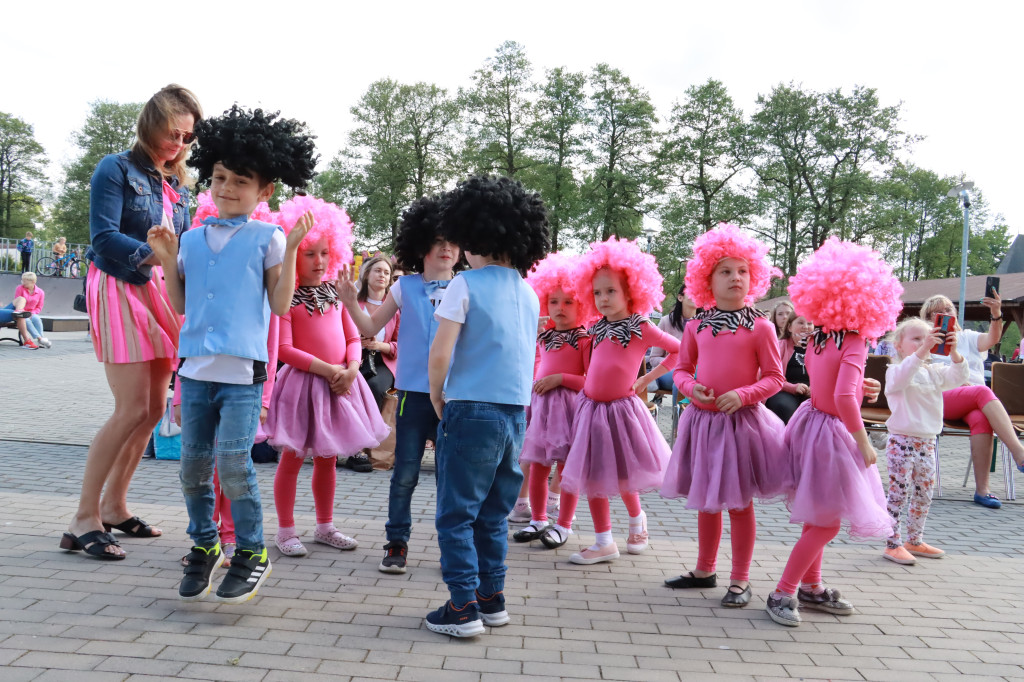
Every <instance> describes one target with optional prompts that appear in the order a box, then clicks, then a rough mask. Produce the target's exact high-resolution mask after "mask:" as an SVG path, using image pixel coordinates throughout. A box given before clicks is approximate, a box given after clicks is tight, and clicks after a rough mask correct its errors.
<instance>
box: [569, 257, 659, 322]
mask: <svg viewBox="0 0 1024 682" xmlns="http://www.w3.org/2000/svg"><path fill="white" fill-rule="evenodd" d="M601 268H609V269H611V270H614V271H615V272H616V273H618V275H619V276H620V277H622V278H623V283H624V285H625V288H626V292H625V293H626V296H627V297H628V299H629V313H630V314H631V315H632V314H634V313H640V314H641V315H647V314H648V313H650V312H651V311H652V310H655V309H658V308H660V307H661V302H662V301H663V300H664V299H665V294H664V293H663V292H662V290H661V283H662V281H663V280H662V278H661V273H660V272H658V263H657V261H655V260H654V256H652V255H651V254H649V253H644V252H643V251H641V250H640V247H639V246H637V245H636V242H635V241H629V240H627V239H618V238H616V237H610V238H609V239H608V240H607V241H603V242H594V243H593V244H591V245H590V250H589V251H587V253H586V254H584V255H583V256H582V257H581V258H580V263H579V266H578V267H577V269H576V291H577V292H579V302H580V317H582V318H585V319H588V320H597V319H600V318H601V313H599V312H597V306H595V305H594V295H593V291H594V275H595V274H596V273H597V271H598V270H600V269H601Z"/></svg>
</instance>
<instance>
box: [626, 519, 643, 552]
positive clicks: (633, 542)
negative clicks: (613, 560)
mask: <svg viewBox="0 0 1024 682" xmlns="http://www.w3.org/2000/svg"><path fill="white" fill-rule="evenodd" d="M640 519H641V521H642V523H643V526H642V528H641V529H640V532H639V533H630V534H629V537H628V538H626V551H627V552H629V553H630V554H643V553H644V550H645V549H647V546H648V544H649V542H648V540H649V536H648V535H647V513H646V512H640Z"/></svg>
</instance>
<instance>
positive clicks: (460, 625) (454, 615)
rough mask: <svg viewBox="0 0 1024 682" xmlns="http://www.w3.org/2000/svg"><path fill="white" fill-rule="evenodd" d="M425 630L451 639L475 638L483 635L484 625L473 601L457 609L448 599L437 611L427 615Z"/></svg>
mask: <svg viewBox="0 0 1024 682" xmlns="http://www.w3.org/2000/svg"><path fill="white" fill-rule="evenodd" d="M427 629H428V630H430V631H431V632H440V633H441V634H442V635H451V636H452V637H476V636H477V635H482V634H483V633H484V623H483V621H482V620H480V609H479V607H478V606H477V603H476V602H475V601H471V602H469V603H467V604H466V605H465V606H463V607H462V608H460V609H457V608H455V607H454V606H453V605H452V602H451V600H450V599H449V600H448V601H446V602H445V603H444V606H442V607H441V608H439V609H438V610H437V611H431V612H430V613H428V614H427Z"/></svg>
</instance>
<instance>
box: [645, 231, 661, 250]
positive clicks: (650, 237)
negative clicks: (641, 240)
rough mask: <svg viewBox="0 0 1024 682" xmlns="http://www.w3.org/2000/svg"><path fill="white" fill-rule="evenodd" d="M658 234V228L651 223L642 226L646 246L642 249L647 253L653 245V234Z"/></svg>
mask: <svg viewBox="0 0 1024 682" xmlns="http://www.w3.org/2000/svg"><path fill="white" fill-rule="evenodd" d="M656 234H658V229H657V228H656V227H654V226H653V225H648V226H647V227H645V228H644V237H646V241H647V248H646V249H644V251H646V252H647V253H650V252H651V250H652V248H653V246H654V235H656Z"/></svg>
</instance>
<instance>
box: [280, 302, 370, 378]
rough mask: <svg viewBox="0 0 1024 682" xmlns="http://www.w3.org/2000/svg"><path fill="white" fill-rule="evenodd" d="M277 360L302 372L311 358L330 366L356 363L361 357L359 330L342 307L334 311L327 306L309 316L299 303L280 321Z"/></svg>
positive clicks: (311, 362) (307, 366)
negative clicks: (325, 308) (322, 311)
mask: <svg viewBox="0 0 1024 682" xmlns="http://www.w3.org/2000/svg"><path fill="white" fill-rule="evenodd" d="M342 339H344V343H342ZM278 357H279V358H280V359H281V362H283V363H285V364H287V365H291V366H292V367H294V368H295V369H301V370H302V371H303V372H308V371H309V368H310V366H311V365H312V364H313V358H314V357H315V358H318V359H320V360H323V361H324V362H326V363H327V364H330V365H348V364H349V363H352V362H354V363H356V364H359V361H360V359H361V358H362V345H361V344H360V342H359V330H358V329H357V328H356V323H355V322H353V321H352V317H351V316H350V315H349V314H348V311H347V310H345V308H344V307H343V306H341V305H339V306H338V307H337V308H335V307H334V306H333V305H328V306H327V310H326V311H325V312H324V313H323V314H321V313H320V312H319V311H314V312H313V314H312V315H310V314H309V312H307V310H306V308H305V306H303V305H302V304H301V303H300V304H298V305H296V306H293V307H292V309H291V310H289V311H288V312H287V313H285V314H284V316H283V317H282V318H281V341H280V345H279V347H278Z"/></svg>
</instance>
